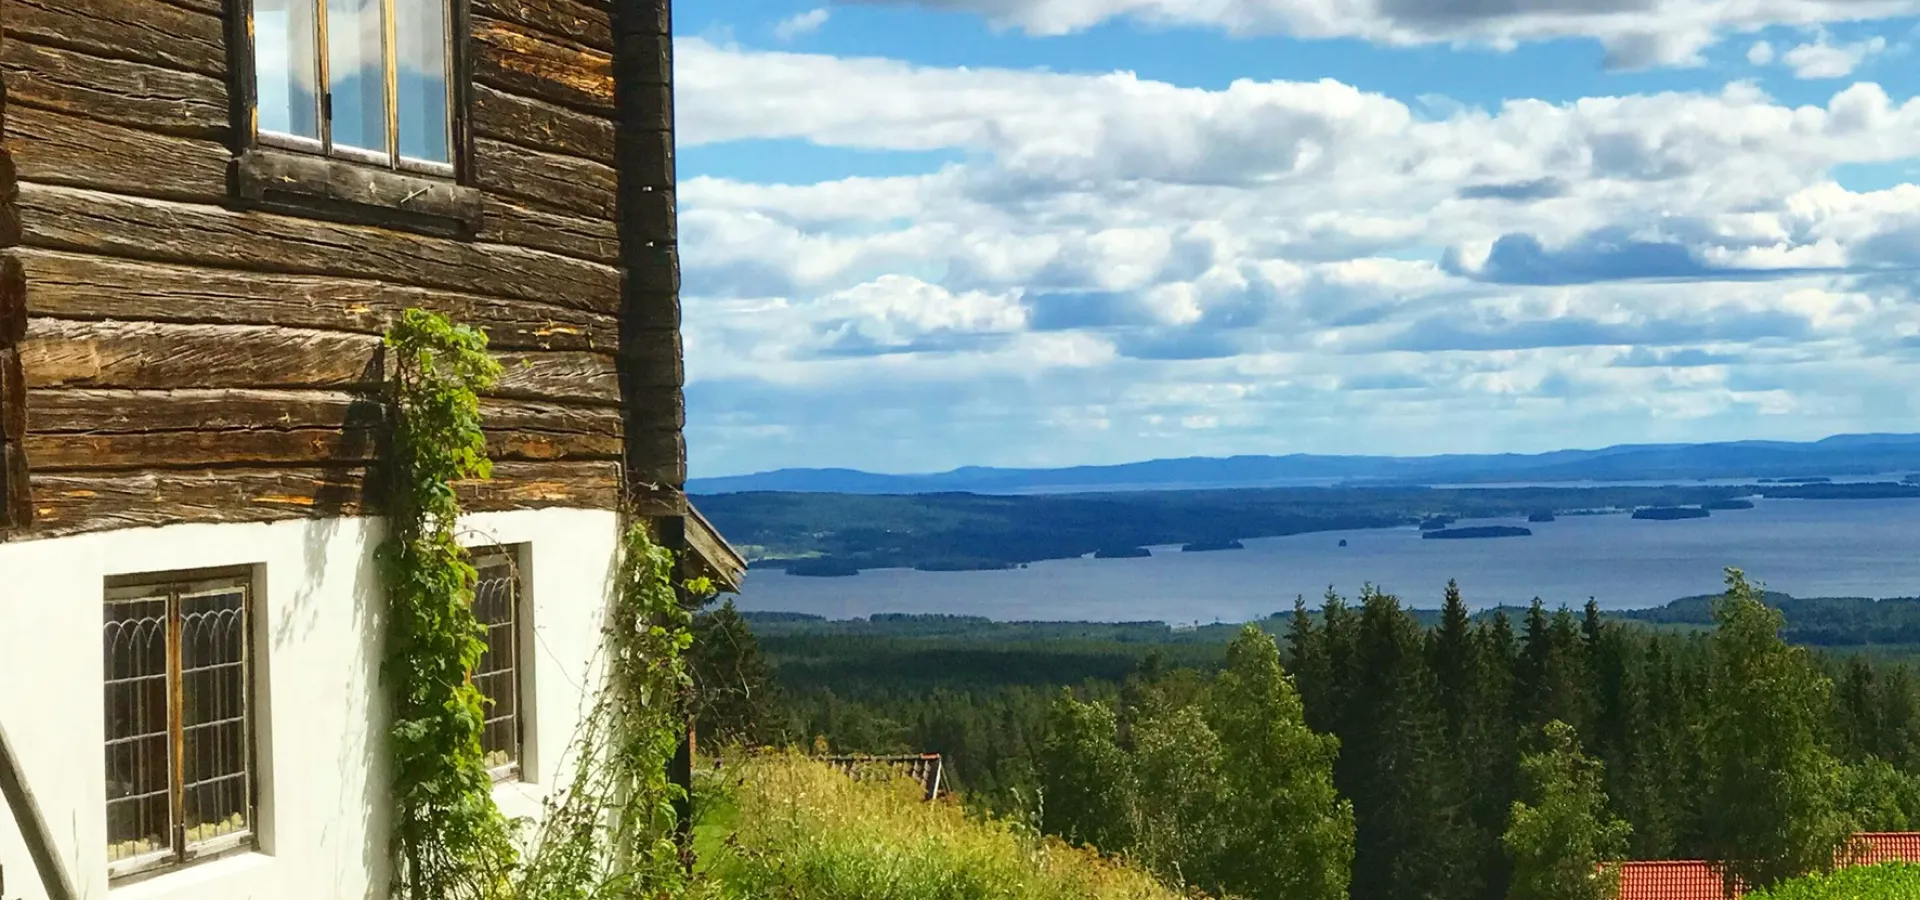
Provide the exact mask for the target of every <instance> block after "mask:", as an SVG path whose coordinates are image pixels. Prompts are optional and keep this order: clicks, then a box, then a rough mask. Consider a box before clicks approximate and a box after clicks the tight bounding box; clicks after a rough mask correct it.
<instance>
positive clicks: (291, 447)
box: [20, 426, 622, 475]
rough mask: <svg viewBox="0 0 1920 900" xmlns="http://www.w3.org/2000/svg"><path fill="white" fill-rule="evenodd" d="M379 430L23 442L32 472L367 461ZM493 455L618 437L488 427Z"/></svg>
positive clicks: (565, 455)
mask: <svg viewBox="0 0 1920 900" xmlns="http://www.w3.org/2000/svg"><path fill="white" fill-rule="evenodd" d="M375 438H376V429H375V427H373V426H355V427H348V428H252V429H222V430H207V429H192V430H186V431H147V432H139V433H124V434H44V433H41V432H38V431H35V432H34V433H32V434H29V435H27V437H26V439H25V440H23V441H21V442H20V443H21V446H22V447H23V448H25V450H26V452H27V455H28V456H29V457H31V458H32V459H33V469H34V472H35V473H36V475H46V474H50V473H56V472H85V471H108V470H114V471H131V470H139V469H180V468H202V467H207V466H232V465H247V466H259V465H325V464H344V463H358V464H362V465H364V464H370V463H372V462H373V461H374V460H375V459H376V450H377V445H376V440H375ZM486 440H487V455H488V456H489V457H491V458H492V459H494V460H562V459H568V460H580V459H597V460H618V459H619V458H620V452H621V446H622V445H621V440H620V438H619V437H618V436H617V435H598V434H577V433H567V432H555V431H519V430H512V431H501V430H497V429H490V430H487V432H486Z"/></svg>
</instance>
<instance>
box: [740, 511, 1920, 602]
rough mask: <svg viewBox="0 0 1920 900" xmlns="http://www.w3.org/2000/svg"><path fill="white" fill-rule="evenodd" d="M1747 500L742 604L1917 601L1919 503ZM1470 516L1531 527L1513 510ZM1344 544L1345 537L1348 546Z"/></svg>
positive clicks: (860, 585) (946, 577)
mask: <svg viewBox="0 0 1920 900" xmlns="http://www.w3.org/2000/svg"><path fill="white" fill-rule="evenodd" d="M1756 504H1757V505H1756V507H1755V508H1754V509H1750V510H1733V511H1726V512H1716V513H1714V514H1713V516H1712V517H1711V518H1707V519H1694V520H1684V521H1674V522H1660V521H1648V520H1635V519H1632V518H1630V517H1629V516H1626V515H1607V516H1563V517H1561V518H1560V519H1559V520H1558V521H1555V522H1544V523H1535V524H1527V527H1528V528H1531V529H1533V536H1532V537H1522V538H1497V539H1485V540H1437V541H1436V540H1423V539H1422V538H1421V537H1420V533H1419V532H1418V531H1417V530H1415V529H1413V528H1410V527H1409V528H1397V529H1381V530H1372V531H1345V532H1321V533H1318V534H1304V535H1294V536H1291V537H1282V538H1258V539H1252V540H1247V541H1245V542H1244V543H1245V544H1246V549H1245V550H1227V551H1220V552H1214V553H1181V552H1179V548H1178V547H1174V548H1154V556H1153V557H1151V558H1148V559H1101V560H1096V559H1091V558H1087V559H1069V560H1056V561H1050V562H1039V563H1033V564H1032V565H1030V566H1029V567H1028V568H1025V569H1011V570H1004V571H990V572H916V571H913V570H911V569H880V570H869V571H866V572H862V573H860V574H859V575H857V576H854V577H851V578H797V577H794V576H791V575H787V574H786V573H785V572H781V571H777V570H771V569H756V570H754V571H752V572H750V573H749V574H748V576H747V583H746V585H745V589H744V591H743V592H742V594H741V596H740V597H739V598H738V602H739V605H740V608H742V609H747V610H779V611H788V612H805V613H813V614H816V615H822V616H827V617H828V618H836V619H838V618H852V617H856V616H867V615H871V614H873V613H881V612H904V613H954V614H964V615H977V616H987V617H989V618H994V619H1003V620H1022V619H1024V620H1035V619H1043V620H1074V621H1143V620H1144V621H1151V620H1158V621H1165V622H1170V623H1175V624H1184V623H1211V622H1215V621H1225V622H1239V621H1246V620H1249V619H1257V618H1261V617H1264V616H1266V615H1268V614H1270V613H1273V612H1275V611H1278V610H1290V609H1292V608H1293V599H1294V597H1295V596H1296V595H1305V596H1306V597H1307V598H1308V600H1309V601H1310V602H1312V603H1315V604H1316V605H1317V603H1318V598H1319V596H1320V595H1321V594H1322V593H1324V592H1325V591H1326V589H1327V587H1328V586H1329V585H1331V586H1333V587H1334V588H1335V589H1336V590H1338V591H1340V592H1341V593H1342V594H1345V595H1347V596H1349V597H1351V596H1354V595H1356V594H1358V593H1359V591H1360V588H1361V586H1362V585H1363V584H1365V583H1368V582H1371V583H1373V584H1374V585H1376V586H1378V587H1380V588H1381V589H1383V590H1386V591H1389V592H1392V593H1394V594H1397V595H1399V596H1400V597H1401V598H1403V599H1404V600H1406V601H1408V602H1409V603H1410V604H1411V605H1414V606H1420V607H1437V606H1439V605H1440V597H1441V593H1442V591H1443V590H1444V589H1445V587H1446V583H1447V579H1449V578H1457V579H1459V581H1460V588H1461V591H1462V592H1463V593H1464V594H1465V596H1466V599H1467V602H1468V603H1469V604H1470V605H1472V606H1475V607H1484V606H1493V605H1498V604H1524V603H1528V602H1530V601H1531V600H1532V599H1533V598H1534V597H1536V596H1537V597H1540V598H1541V599H1543V600H1545V601H1547V603H1548V605H1550V606H1553V605H1558V604H1561V603H1565V604H1567V605H1569V606H1578V605H1580V604H1583V603H1585V602H1586V601H1587V598H1588V597H1593V598H1595V599H1596V600H1598V601H1599V603H1600V605H1601V606H1602V607H1605V608H1613V609H1624V608H1632V607H1644V606H1658V605H1660V604H1663V603H1666V602H1668V601H1670V600H1674V599H1677V598H1680V597H1685V596H1690V595H1696V594H1709V593H1718V592H1719V591H1720V590H1721V589H1722V574H1721V571H1722V569H1723V568H1725V567H1727V566H1738V567H1740V568H1742V569H1745V570H1746V571H1747V573H1748V575H1749V576H1750V577H1752V578H1754V579H1756V580H1758V581H1761V582H1764V583H1765V585H1766V587H1767V588H1768V589H1770V590H1777V591H1784V592H1786V593H1789V594H1793V595H1796V596H1801V597H1840V596H1850V597H1898V596H1916V595H1920V552H1916V551H1920V499H1901V500H1843V501H1830V500H1760V501H1756ZM1457 524H1458V525H1475V524H1508V525H1511V524H1526V523H1524V522H1519V521H1517V520H1513V519H1505V520H1488V521H1484V522H1481V521H1469V520H1461V521H1460V522H1459V523H1457ZM1342 539H1345V540H1346V541H1347V543H1348V546H1346V547H1341V546H1339V543H1340V541H1341V540H1342Z"/></svg>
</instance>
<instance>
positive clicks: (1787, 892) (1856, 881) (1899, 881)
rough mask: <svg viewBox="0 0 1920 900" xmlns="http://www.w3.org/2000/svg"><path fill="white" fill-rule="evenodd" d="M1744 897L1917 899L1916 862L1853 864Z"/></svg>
mask: <svg viewBox="0 0 1920 900" xmlns="http://www.w3.org/2000/svg"><path fill="white" fill-rule="evenodd" d="M1747 900H1920V865H1909V864H1905V863H1889V864H1886V865H1879V866H1855V867H1852V868H1847V869H1841V870H1839V871H1837V872H1833V873H1832V874H1828V875H1810V876H1808V877H1806V878H1795V879H1793V880H1791V881H1784V882H1781V883H1780V884H1777V885H1774V886H1773V888H1772V889H1771V890H1765V891H1759V892H1756V893H1752V894H1748V895H1747Z"/></svg>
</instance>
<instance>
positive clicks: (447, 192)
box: [236, 147, 484, 237]
mask: <svg viewBox="0 0 1920 900" xmlns="http://www.w3.org/2000/svg"><path fill="white" fill-rule="evenodd" d="M236 181H237V188H238V190H239V194H240V198H241V199H242V200H243V201H245V202H247V203H249V204H250V205H254V206H258V207H260V208H263V209H270V210H274V211H278V212H288V213H292V214H294V215H307V216H317V217H321V218H333V219H342V220H345V221H350V222H355V223H359V224H367V225H383V226H388V227H398V228H407V229H409V230H420V231H427V232H430V233H450V234H453V235H456V236H460V237H472V236H473V235H475V234H477V233H479V231H480V226H481V216H482V209H483V208H484V204H483V200H482V197H481V194H480V192H479V191H477V190H474V189H473V188H470V187H465V186H462V185H459V184H455V183H454V182H453V181H451V180H448V179H446V178H435V177H432V176H428V175H416V174H413V173H410V172H401V171H395V170H393V169H388V168H385V167H381V166H371V165H367V164H365V163H356V162H351V161H348V160H343V159H332V158H329V157H324V156H316V155H313V154H307V153H294V152H289V151H286V150H276V149H273V148H271V147H254V148H252V149H249V150H247V151H246V152H245V153H242V154H241V155H240V159H239V160H238V165H237V176H236Z"/></svg>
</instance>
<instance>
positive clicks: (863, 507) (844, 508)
mask: <svg viewBox="0 0 1920 900" xmlns="http://www.w3.org/2000/svg"><path fill="white" fill-rule="evenodd" d="M1753 496H1760V497H1768V498H1775V499H1824V500H1845V499H1874V498H1884V497H1915V496H1920V484H1898V483H1892V482H1888V483H1868V484H1754V485H1746V486H1693V487H1685V486H1675V487H1593V488H1575V487H1530V488H1461V489H1430V488H1422V487H1393V488H1365V487H1342V488H1259V489H1243V490H1195V491H1141V492H1126V493H1104V494H1071V495H1041V496H995V495H984V494H965V493H945V494H893V495H873V494H825V493H772V492H750V493H737V494H714V495H707V496H702V497H698V498H696V500H697V502H698V504H699V506H700V509H701V510H702V511H703V512H704V513H706V514H707V516H708V517H709V518H711V519H712V520H713V521H714V524H715V525H716V526H718V527H719V528H720V530H721V531H722V532H724V533H725V534H726V535H727V536H728V537H729V538H730V539H731V540H732V541H734V543H735V544H736V546H739V547H740V548H741V550H742V552H744V553H746V554H747V556H748V558H749V559H750V560H752V561H753V563H754V565H756V566H757V567H762V568H769V567H771V568H786V569H787V570H788V571H790V572H793V573H795V574H817V575H850V574H854V573H856V572H858V571H859V570H861V569H873V568H885V567H913V568H921V569H927V570H953V569H981V568H988V569H991V568H1006V567H1009V566H1015V565H1019V564H1021V563H1030V562H1036V561H1040V560H1047V559H1066V558H1071V557H1078V556H1085V555H1087V554H1090V553H1098V552H1101V551H1107V552H1108V553H1109V554H1114V553H1116V552H1120V553H1124V552H1126V551H1130V550H1132V549H1133V548H1136V547H1146V546H1161V545H1182V544H1190V543H1202V544H1205V543H1222V542H1228V541H1232V540H1237V539H1242V538H1254V537H1274V536H1282V535H1290V534H1307V533H1313V532H1325V531H1343V530H1350V529H1362V528H1390V527H1394V526H1401V525H1413V524H1417V523H1419V522H1421V521H1423V520H1429V519H1434V518H1443V519H1502V518H1505V519H1514V520H1516V521H1517V522H1523V521H1525V520H1527V519H1529V518H1532V517H1535V516H1540V517H1546V516H1566V515H1577V514H1581V513H1600V512H1632V511H1633V510H1637V509H1643V508H1677V507H1701V506H1702V505H1713V506H1716V507H1723V506H1730V505H1733V504H1731V503H1730V501H1733V500H1735V499H1738V498H1744V497H1753ZM1711 514H1712V515H1739V514H1740V512H1739V511H1738V510H1728V511H1722V512H1713V513H1711Z"/></svg>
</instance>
